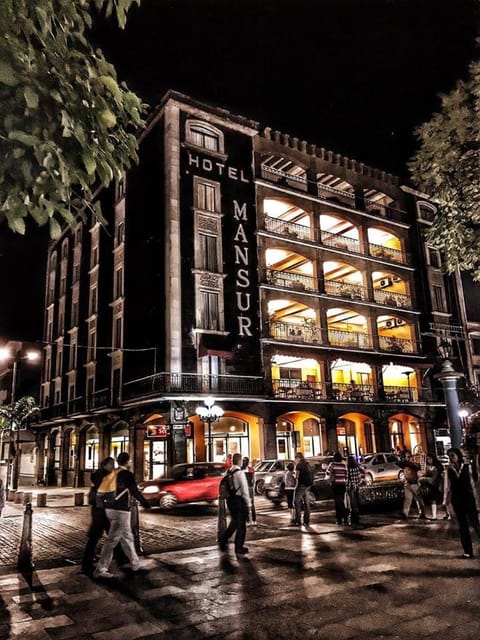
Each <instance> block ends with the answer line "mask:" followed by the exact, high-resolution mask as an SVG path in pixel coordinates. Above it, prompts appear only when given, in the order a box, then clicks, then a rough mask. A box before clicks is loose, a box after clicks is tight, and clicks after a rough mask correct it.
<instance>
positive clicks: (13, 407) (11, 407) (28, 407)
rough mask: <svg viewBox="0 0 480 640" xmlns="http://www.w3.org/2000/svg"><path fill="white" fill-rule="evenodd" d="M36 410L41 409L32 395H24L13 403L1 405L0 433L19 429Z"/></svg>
mask: <svg viewBox="0 0 480 640" xmlns="http://www.w3.org/2000/svg"><path fill="white" fill-rule="evenodd" d="M36 411H39V407H37V403H36V402H35V398H32V396H24V397H23V398H20V399H19V400H17V401H16V402H14V403H13V404H7V405H5V406H0V433H2V432H4V431H10V430H12V429H18V428H19V427H20V425H21V424H22V423H24V422H25V420H26V419H27V418H28V417H29V416H31V415H32V413H35V412H36Z"/></svg>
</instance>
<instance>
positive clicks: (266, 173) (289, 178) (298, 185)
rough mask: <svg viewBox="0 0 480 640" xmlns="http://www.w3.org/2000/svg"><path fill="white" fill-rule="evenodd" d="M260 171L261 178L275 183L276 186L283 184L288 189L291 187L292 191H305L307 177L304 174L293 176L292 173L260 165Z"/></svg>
mask: <svg viewBox="0 0 480 640" xmlns="http://www.w3.org/2000/svg"><path fill="white" fill-rule="evenodd" d="M260 170H261V176H262V178H265V180H269V181H270V182H276V183H277V184H283V185H286V186H288V187H292V188H293V189H300V190H301V191H306V190H307V176H306V174H305V173H304V174H302V175H295V174H293V173H288V172H286V171H282V170H281V169H276V168H275V167H269V166H268V165H265V164H262V165H261V167H260Z"/></svg>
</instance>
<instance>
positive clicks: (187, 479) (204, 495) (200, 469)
mask: <svg viewBox="0 0 480 640" xmlns="http://www.w3.org/2000/svg"><path fill="white" fill-rule="evenodd" d="M224 473H225V466H224V465H223V464H222V463H219V462H192V463H190V464H188V463H185V464H176V465H175V466H174V467H172V470H171V474H170V478H158V479H157V480H146V481H145V482H141V483H140V484H139V488H140V491H141V492H142V494H143V497H144V498H145V500H148V502H149V503H150V504H151V505H152V507H160V508H161V509H172V508H173V507H175V506H176V505H177V504H185V503H186V502H204V501H206V502H213V501H214V500H216V499H217V498H218V491H219V485H220V481H221V479H222V476H223V474H224Z"/></svg>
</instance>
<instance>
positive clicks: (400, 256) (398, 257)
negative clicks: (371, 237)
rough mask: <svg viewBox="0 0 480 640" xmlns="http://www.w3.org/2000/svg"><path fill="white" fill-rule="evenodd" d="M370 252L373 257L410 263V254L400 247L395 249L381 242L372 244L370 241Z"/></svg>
mask: <svg viewBox="0 0 480 640" xmlns="http://www.w3.org/2000/svg"><path fill="white" fill-rule="evenodd" d="M368 252H369V254H370V255H371V256H372V258H381V259H382V260H388V261H389V262H398V263H399V264H410V256H409V254H406V253H404V252H403V251H400V250H399V249H393V247H385V246H383V245H380V244H372V243H371V242H369V243H368Z"/></svg>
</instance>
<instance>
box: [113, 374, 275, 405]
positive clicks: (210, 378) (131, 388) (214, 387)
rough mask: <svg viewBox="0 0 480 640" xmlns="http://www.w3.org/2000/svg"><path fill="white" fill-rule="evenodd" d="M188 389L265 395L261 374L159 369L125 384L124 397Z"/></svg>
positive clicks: (175, 392) (169, 392) (201, 391)
mask: <svg viewBox="0 0 480 640" xmlns="http://www.w3.org/2000/svg"><path fill="white" fill-rule="evenodd" d="M185 393H218V394H220V393H221V394H229V395H238V396H244V395H256V396H258V395H264V394H265V389H264V379H263V378H261V377H257V376H227V375H218V376H215V375H202V374H196V373H157V374H155V375H151V376H146V377H145V378H140V379H138V380H131V381H130V382H126V383H125V384H124V385H123V394H122V399H123V401H125V400H132V399H134V398H139V397H145V396H151V395H157V394H165V395H171V394H179V395H180V394H185Z"/></svg>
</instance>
